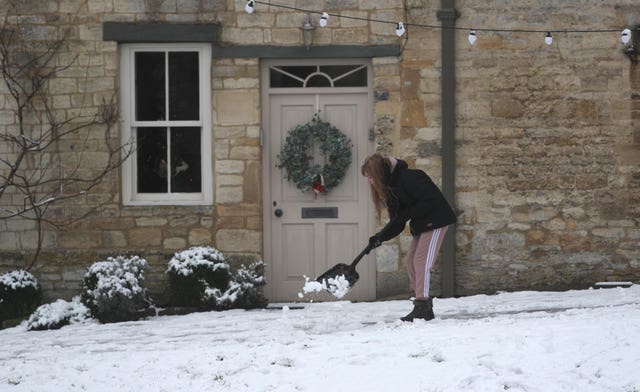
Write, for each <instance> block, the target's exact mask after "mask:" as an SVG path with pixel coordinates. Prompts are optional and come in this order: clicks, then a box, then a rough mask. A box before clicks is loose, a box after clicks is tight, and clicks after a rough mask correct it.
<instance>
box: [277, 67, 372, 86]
mask: <svg viewBox="0 0 640 392" xmlns="http://www.w3.org/2000/svg"><path fill="white" fill-rule="evenodd" d="M269 78H270V79H269V87H272V88H310V87H314V88H315V87H367V85H368V74H367V65H363V64H352V65H291V66H289V65H285V66H282V65H280V66H272V67H271V68H270V69H269Z"/></svg>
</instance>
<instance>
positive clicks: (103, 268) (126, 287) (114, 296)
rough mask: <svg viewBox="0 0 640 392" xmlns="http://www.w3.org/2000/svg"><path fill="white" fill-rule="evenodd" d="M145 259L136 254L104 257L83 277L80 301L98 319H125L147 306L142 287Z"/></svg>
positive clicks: (101, 320)
mask: <svg viewBox="0 0 640 392" xmlns="http://www.w3.org/2000/svg"><path fill="white" fill-rule="evenodd" d="M146 267H147V261H146V260H145V259H143V258H141V257H139V256H117V257H108V258H107V260H106V261H99V262H96V263H93V265H91V266H90V267H89V269H88V271H87V273H86V274H85V276H84V282H83V289H82V295H81V300H82V303H83V304H84V305H85V306H86V307H87V308H89V309H90V310H91V314H92V315H93V317H95V318H96V319H98V320H99V321H100V322H103V323H108V322H118V321H128V320H133V319H135V318H137V315H138V314H139V311H140V310H142V309H144V308H146V307H147V301H146V289H145V288H144V287H143V282H144V270H145V268H146Z"/></svg>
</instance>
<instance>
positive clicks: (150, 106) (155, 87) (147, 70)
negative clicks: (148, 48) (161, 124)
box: [135, 52, 166, 121]
mask: <svg viewBox="0 0 640 392" xmlns="http://www.w3.org/2000/svg"><path fill="white" fill-rule="evenodd" d="M164 57H165V56H164V53H162V52H137V53H136V56H135V62H136V64H135V85H136V120H138V121H157V120H164V119H166V114H165V87H164V81H165V66H164Z"/></svg>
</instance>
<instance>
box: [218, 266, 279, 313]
mask: <svg viewBox="0 0 640 392" xmlns="http://www.w3.org/2000/svg"><path fill="white" fill-rule="evenodd" d="M266 283H267V281H266V279H265V278H264V263H263V262H262V261H256V262H254V263H251V264H250V265H249V266H248V267H245V266H244V265H241V266H240V268H238V270H237V271H236V272H235V274H233V278H232V279H231V283H230V284H229V289H228V290H227V292H228V299H229V307H232V308H241V309H255V308H264V307H266V306H267V305H268V304H269V300H268V299H267V298H266V297H265V296H264V294H263V292H262V286H264V285H265V284H266Z"/></svg>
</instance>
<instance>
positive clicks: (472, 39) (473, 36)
mask: <svg viewBox="0 0 640 392" xmlns="http://www.w3.org/2000/svg"><path fill="white" fill-rule="evenodd" d="M477 39H478V36H476V31H475V30H471V31H469V43H470V44H471V45H474V44H475V43H476V40H477Z"/></svg>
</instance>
